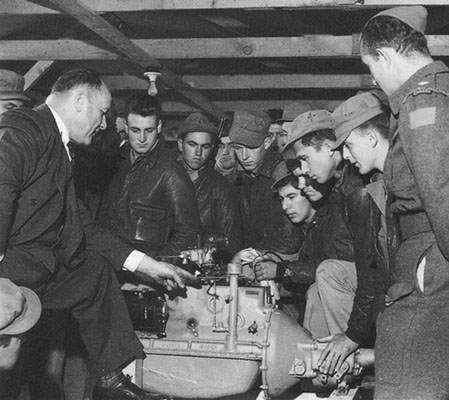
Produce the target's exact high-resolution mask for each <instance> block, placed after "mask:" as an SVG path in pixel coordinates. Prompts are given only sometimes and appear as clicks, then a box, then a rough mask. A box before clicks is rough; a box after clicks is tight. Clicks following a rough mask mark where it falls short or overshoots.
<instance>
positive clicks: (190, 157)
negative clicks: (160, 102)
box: [178, 113, 242, 262]
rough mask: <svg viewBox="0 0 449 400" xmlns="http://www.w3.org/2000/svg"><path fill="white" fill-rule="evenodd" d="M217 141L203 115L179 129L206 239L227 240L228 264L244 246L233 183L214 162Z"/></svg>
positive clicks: (182, 159)
mask: <svg viewBox="0 0 449 400" xmlns="http://www.w3.org/2000/svg"><path fill="white" fill-rule="evenodd" d="M217 140H218V129H217V126H215V125H214V124H212V123H211V122H210V121H209V119H208V118H207V117H206V116H205V115H203V114H201V113H193V114H190V115H189V116H188V117H187V118H186V120H185V121H183V123H182V124H181V125H180V127H179V129H178V149H179V151H180V152H181V155H180V157H179V161H180V163H181V165H183V167H184V168H185V170H186V171H187V173H188V175H189V177H190V179H191V180H192V183H193V186H194V188H195V196H196V201H197V204H198V209H199V212H200V220H201V227H202V231H203V238H204V239H207V238H208V237H210V236H211V235H212V236H214V237H215V238H216V239H218V238H220V237H225V238H226V242H227V246H226V249H223V252H222V253H223V254H222V255H223V256H225V258H226V262H228V261H229V260H230V258H231V257H232V255H233V254H234V253H235V252H237V251H238V250H240V249H241V247H242V227H241V221H240V216H239V214H238V204H237V201H236V199H235V196H234V193H233V191H232V187H231V184H230V183H229V181H228V180H227V179H226V178H225V177H224V176H222V175H221V174H220V173H219V172H218V171H215V169H214V162H213V160H212V159H211V156H212V153H213V149H214V146H215V145H216V141H217ZM224 253H227V254H224Z"/></svg>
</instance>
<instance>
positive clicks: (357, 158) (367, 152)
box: [343, 129, 375, 175]
mask: <svg viewBox="0 0 449 400" xmlns="http://www.w3.org/2000/svg"><path fill="white" fill-rule="evenodd" d="M374 156H375V154H374V146H373V141H372V136H371V135H367V134H366V132H361V131H360V130H358V129H354V130H353V131H352V132H351V134H350V135H349V136H348V137H347V138H346V140H345V142H344V145H343V158H344V159H346V160H348V161H349V162H350V163H352V164H354V165H355V166H356V167H357V168H358V169H359V172H360V173H361V174H363V175H364V174H367V173H369V172H371V171H372V170H373V169H374V168H375V164H374V161H375V158H374Z"/></svg>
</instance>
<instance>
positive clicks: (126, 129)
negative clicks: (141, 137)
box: [117, 117, 129, 135]
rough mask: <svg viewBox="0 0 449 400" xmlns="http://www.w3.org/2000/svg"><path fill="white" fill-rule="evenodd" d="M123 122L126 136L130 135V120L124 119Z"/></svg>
mask: <svg viewBox="0 0 449 400" xmlns="http://www.w3.org/2000/svg"><path fill="white" fill-rule="evenodd" d="M117 118H121V117H117ZM122 120H123V125H124V126H125V131H126V134H127V135H129V126H128V118H122Z"/></svg>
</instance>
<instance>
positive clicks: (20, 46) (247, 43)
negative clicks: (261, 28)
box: [0, 35, 449, 88]
mask: <svg viewBox="0 0 449 400" xmlns="http://www.w3.org/2000/svg"><path fill="white" fill-rule="evenodd" d="M128 40H129V39H128ZM427 41H428V44H429V49H430V52H431V54H432V55H434V56H449V35H428V36H427ZM129 43H130V45H129V47H131V45H132V46H137V47H138V48H139V49H140V51H142V52H144V53H145V54H146V53H147V52H148V53H151V55H152V57H154V58H157V59H159V60H161V59H195V58H198V59H205V58H270V57H272V58H275V57H310V58H313V57H319V58H323V57H330V58H339V57H345V58H348V57H358V55H357V52H358V39H357V35H354V36H329V35H316V36H307V37H264V38H260V37H259V38H217V39H201V38H195V39H139V40H129ZM119 58H123V57H120V55H118V54H116V53H115V52H113V51H111V50H107V49H105V48H104V44H103V43H102V42H101V41H79V40H71V39H58V40H0V59H2V60H101V59H106V60H115V59H119ZM130 60H131V61H136V59H133V58H131V54H130ZM137 61H138V62H139V64H140V65H141V66H142V67H144V66H145V65H148V64H145V57H144V56H143V55H140V57H138V58H137ZM163 71H164V73H165V72H166V75H167V77H169V76H170V75H169V74H170V73H169V71H166V70H165V69H164V70H163ZM176 83H178V84H179V85H180V88H182V85H181V83H180V82H179V81H175V82H173V85H169V86H172V87H176Z"/></svg>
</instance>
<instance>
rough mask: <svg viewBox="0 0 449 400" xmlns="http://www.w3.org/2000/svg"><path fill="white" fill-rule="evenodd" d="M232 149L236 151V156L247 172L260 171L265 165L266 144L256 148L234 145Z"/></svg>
mask: <svg viewBox="0 0 449 400" xmlns="http://www.w3.org/2000/svg"><path fill="white" fill-rule="evenodd" d="M232 147H233V148H234V150H235V155H236V156H237V159H238V160H239V163H240V164H241V165H242V167H243V169H244V170H245V171H247V172H256V171H258V170H259V168H260V166H261V165H262V163H263V160H264V157H265V154H266V153H267V148H266V145H265V143H262V144H261V145H260V146H259V147H256V148H251V147H246V146H243V145H241V144H238V143H233V144H232Z"/></svg>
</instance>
